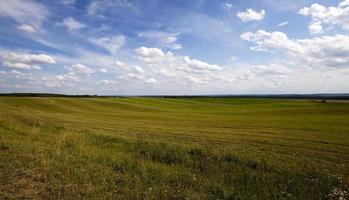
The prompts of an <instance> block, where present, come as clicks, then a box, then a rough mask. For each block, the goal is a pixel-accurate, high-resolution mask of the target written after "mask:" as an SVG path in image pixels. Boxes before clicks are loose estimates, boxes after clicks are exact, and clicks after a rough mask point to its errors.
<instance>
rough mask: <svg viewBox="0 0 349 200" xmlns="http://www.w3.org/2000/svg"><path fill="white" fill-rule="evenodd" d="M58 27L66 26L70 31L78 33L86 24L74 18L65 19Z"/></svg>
mask: <svg viewBox="0 0 349 200" xmlns="http://www.w3.org/2000/svg"><path fill="white" fill-rule="evenodd" d="M57 25H58V26H65V27H66V28H67V29H68V30H69V31H76V30H79V29H82V28H85V27H86V24H84V23H81V22H79V21H76V20H75V19H74V18H72V17H68V18H65V19H64V20H63V21H62V22H59V23H57Z"/></svg>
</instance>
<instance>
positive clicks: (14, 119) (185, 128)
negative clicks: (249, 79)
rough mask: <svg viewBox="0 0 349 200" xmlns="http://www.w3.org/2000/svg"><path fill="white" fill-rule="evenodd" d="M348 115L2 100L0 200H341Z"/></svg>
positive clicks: (216, 101) (235, 102)
mask: <svg viewBox="0 0 349 200" xmlns="http://www.w3.org/2000/svg"><path fill="white" fill-rule="evenodd" d="M348 185H349V103H348V102H327V103H320V102H310V101H300V100H276V99H233V98H187V99H186V98H49V97H45V98H40V97H36V98H31V97H1V98H0V199H248V200H250V199H275V200H281V199H296V200H298V199H309V200H310V199H337V200H339V199H342V200H343V199H348V198H349V197H348Z"/></svg>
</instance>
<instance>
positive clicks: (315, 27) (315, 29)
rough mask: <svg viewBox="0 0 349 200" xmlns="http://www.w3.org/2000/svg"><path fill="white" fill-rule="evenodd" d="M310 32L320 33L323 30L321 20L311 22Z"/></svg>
mask: <svg viewBox="0 0 349 200" xmlns="http://www.w3.org/2000/svg"><path fill="white" fill-rule="evenodd" d="M309 32H310V33H311V34H319V33H322V32H323V29H322V25H321V22H319V21H318V22H312V23H311V24H309Z"/></svg>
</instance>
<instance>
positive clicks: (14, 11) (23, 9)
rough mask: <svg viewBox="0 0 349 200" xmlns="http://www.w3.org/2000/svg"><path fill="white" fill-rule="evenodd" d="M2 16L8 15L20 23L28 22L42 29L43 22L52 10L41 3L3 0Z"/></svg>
mask: <svg viewBox="0 0 349 200" xmlns="http://www.w3.org/2000/svg"><path fill="white" fill-rule="evenodd" d="M0 2H1V6H0V16H3V17H8V18H11V19H13V20H14V21H16V22H17V23H20V24H27V25H30V26H32V27H35V28H36V29H38V30H40V27H41V24H42V23H43V22H44V21H45V20H46V19H47V18H48V16H49V15H50V12H49V11H48V9H47V8H46V7H45V6H44V5H43V4H40V3H37V2H33V1H22V0H10V1H7V0H1V1H0Z"/></svg>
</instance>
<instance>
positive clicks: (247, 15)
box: [237, 8, 265, 22]
mask: <svg viewBox="0 0 349 200" xmlns="http://www.w3.org/2000/svg"><path fill="white" fill-rule="evenodd" d="M237 16H238V17H239V18H240V19H241V21H243V22H249V21H260V20H262V19H264V16H265V10H261V11H259V12H258V11H254V10H253V9H251V8H249V9H247V10H246V11H244V12H239V13H237Z"/></svg>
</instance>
